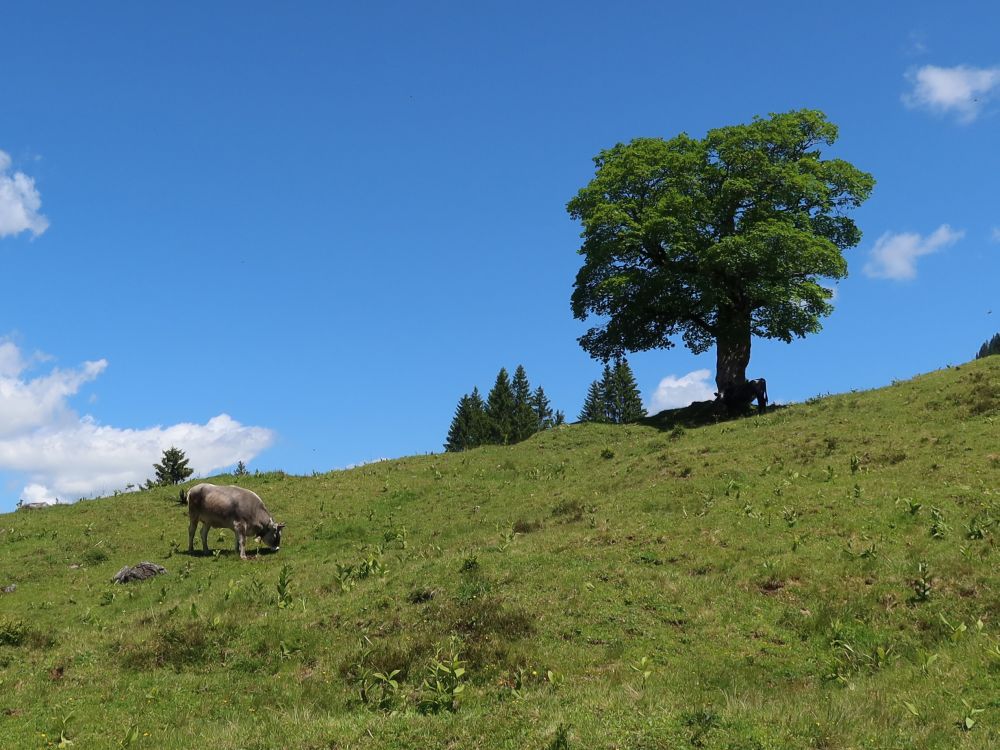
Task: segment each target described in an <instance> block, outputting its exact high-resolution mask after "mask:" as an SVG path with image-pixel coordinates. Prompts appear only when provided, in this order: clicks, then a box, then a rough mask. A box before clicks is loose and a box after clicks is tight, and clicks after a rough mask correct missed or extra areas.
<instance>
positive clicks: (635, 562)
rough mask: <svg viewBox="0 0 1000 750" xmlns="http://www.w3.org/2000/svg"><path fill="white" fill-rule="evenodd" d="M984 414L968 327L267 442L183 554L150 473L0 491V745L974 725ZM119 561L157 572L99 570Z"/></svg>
mask: <svg viewBox="0 0 1000 750" xmlns="http://www.w3.org/2000/svg"><path fill="white" fill-rule="evenodd" d="M998 424H1000V357H987V358H985V359H982V360H977V361H974V362H970V363H968V364H964V365H961V366H960V367H955V368H948V369H945V370H940V371H937V372H933V373H928V374H926V375H922V376H919V377H917V378H914V379H912V380H909V381H905V382H898V383H894V384H893V385H891V386H887V387H885V388H881V389H878V390H874V391H868V392H861V393H846V394H839V395H835V396H828V397H823V398H817V399H811V400H810V401H809V402H806V403H803V404H795V405H791V406H789V407H787V408H783V409H780V410H778V411H774V412H771V413H769V414H767V415H765V416H761V417H757V416H754V417H749V418H746V419H741V420H734V421H728V422H721V423H719V424H715V425H709V426H705V427H699V428H684V427H683V426H676V425H675V424H674V423H673V422H670V423H669V424H665V423H663V422H662V420H661V423H660V425H659V426H657V423H656V420H650V421H649V423H647V424H640V425H628V426H609V425H598V424H582V425H573V426H567V427H561V428H559V429H555V430H548V431H546V432H543V433H540V434H538V435H535V436H534V437H532V438H531V439H529V440H527V441H526V442H524V443H521V444H518V445H515V446H510V447H484V448H478V449H475V450H472V451H467V452H464V453H452V454H436V455H430V456H415V457H409V458H404V459H398V460H393V461H384V462H379V463H377V464H369V465H366V466H362V467H358V468H355V469H352V470H348V471H337V472H330V473H325V474H317V475H314V476H311V477H293V476H287V475H285V474H283V473H282V472H269V473H265V474H260V475H258V476H249V477H245V478H240V480H239V483H240V484H241V485H244V486H247V487H248V488H250V489H252V490H254V491H255V492H258V493H259V494H260V495H261V497H262V498H263V499H264V501H265V503H266V504H267V506H268V509H269V510H270V511H271V513H272V514H273V516H274V517H275V519H277V520H279V521H283V522H285V523H287V528H286V530H285V538H284V539H283V543H282V548H281V551H280V552H279V553H277V554H273V555H260V556H259V557H258V558H257V559H255V560H252V561H250V562H241V561H240V560H239V559H238V557H237V556H236V555H235V554H234V553H233V551H232V550H233V540H232V534H231V533H230V532H222V533H220V532H215V531H213V532H212V533H211V534H210V536H209V539H210V542H211V544H212V546H213V547H214V548H215V549H217V550H219V553H218V554H215V555H211V556H200V555H197V556H188V555H187V552H186V548H187V519H186V515H185V513H186V510H185V509H184V508H183V507H181V506H178V505H177V503H176V498H177V489H176V488H157V489H153V490H148V491H143V492H140V493H134V494H129V495H122V496H118V497H115V498H108V499H100V500H95V501H86V502H81V503H79V504H76V505H72V506H58V507H53V508H48V509H44V510H40V511H31V512H19V513H14V514H7V515H3V516H0V587H2V586H4V585H7V584H10V583H14V584H16V586H17V589H16V591H15V592H14V593H12V594H0V740H2V742H0V745H2V746H4V747H44V746H54V745H57V744H58V743H59V741H60V735H62V737H63V738H64V739H69V740H72V741H73V742H74V743H76V746H77V747H114V746H119V745H124V744H126V743H128V744H129V746H132V747H157V748H174V747H176V748H181V747H188V746H190V744H191V743H192V741H194V740H195V739H197V741H198V742H199V744H204V745H206V746H210V747H217V748H272V747H303V748H331V747H335V748H348V747H352V748H353V747H373V748H377V747H386V748H389V747H403V746H424V747H431V746H435V747H437V746H454V747H463V748H468V747H480V748H523V747H529V748H531V747H534V748H560V747H562V748H565V747H570V748H592V747H608V748H611V747H615V748H659V747H663V748H668V747H669V748H673V747H692V746H693V747H705V748H786V747H824V748H856V747H868V748H885V747H899V748H909V747H913V748H916V747H948V748H954V747H962V748H986V747H991V746H996V745H998V744H1000V694H998V693H997V689H996V685H997V680H998V677H1000V618H998V617H997V613H998V612H1000V593H998V592H1000V585H998V584H1000V579H998V576H997V572H996V570H997V550H996V539H997V535H998V533H1000V527H998V523H1000V441H998V440H997V437H998V435H1000V427H998ZM199 481H201V480H199ZM210 481H214V482H219V483H233V482H234V481H235V480H234V478H233V477H231V476H220V477H214V478H212V479H211V480H210ZM190 484H193V482H189V483H187V485H188V486H189V485H190ZM249 546H250V548H251V552H252V550H253V548H254V547H255V546H256V545H255V544H250V545H249ZM140 560H150V561H153V562H157V563H159V564H162V565H164V566H165V567H166V568H167V570H168V574H167V575H166V576H160V577H157V578H155V579H152V580H150V581H146V582H144V583H141V584H132V585H128V586H114V585H112V584H111V583H110V578H111V576H112V575H113V574H114V573H115V571H117V570H118V569H119V568H121V567H122V566H123V565H126V564H129V565H134V564H135V563H137V562H139V561H140ZM456 666H458V667H460V668H461V669H462V670H464V671H463V672H462V673H461V674H458V675H457V676H456V673H455V670H454V667H456ZM442 667H449V668H451V669H452V671H451V673H450V674H451V677H450V678H449V677H448V673H447V670H445V671H442ZM394 670H399V671H398V672H396V673H395V674H392V673H393V672H394ZM379 675H380V676H379ZM428 678H431V679H429V681H427V682H425V680H428ZM449 680H450V681H449ZM391 683H395V685H393V684H391ZM435 686H436V687H435ZM456 688H458V689H456ZM452 708H454V709H455V710H450V709H452ZM970 722H971V723H970ZM130 738H131V739H130Z"/></svg>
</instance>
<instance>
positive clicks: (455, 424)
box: [444, 393, 474, 452]
mask: <svg viewBox="0 0 1000 750" xmlns="http://www.w3.org/2000/svg"><path fill="white" fill-rule="evenodd" d="M471 401H472V399H471V398H470V397H469V394H467V393H466V394H465V395H464V396H462V398H460V399H459V400H458V406H457V407H456V408H455V416H454V417H453V418H452V420H451V427H449V428H448V439H447V441H446V442H445V444H444V449H445V450H446V451H450V452H455V451H464V450H468V449H469V448H472V447H474V445H473V440H472V408H471Z"/></svg>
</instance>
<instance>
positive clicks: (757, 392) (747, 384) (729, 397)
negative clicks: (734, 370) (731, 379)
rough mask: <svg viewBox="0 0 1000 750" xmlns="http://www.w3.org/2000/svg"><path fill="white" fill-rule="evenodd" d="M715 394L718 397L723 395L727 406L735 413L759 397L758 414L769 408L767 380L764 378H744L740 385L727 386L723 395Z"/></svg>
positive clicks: (723, 400)
mask: <svg viewBox="0 0 1000 750" xmlns="http://www.w3.org/2000/svg"><path fill="white" fill-rule="evenodd" d="M715 395H716V398H720V397H721V399H722V402H723V403H724V404H725V405H726V408H727V409H728V410H729V411H730V412H731V413H733V414H735V413H738V412H741V411H743V410H744V409H746V408H747V407H748V406H749V405H750V402H751V401H753V400H754V399H757V413H758V414H763V413H764V412H765V411H766V410H767V381H766V380H764V378H757V379H756V380H744V381H743V382H742V383H740V384H739V385H731V386H729V387H728V388H726V389H725V390H724V391H723V392H722V394H721V396H720V394H718V393H717V394H715Z"/></svg>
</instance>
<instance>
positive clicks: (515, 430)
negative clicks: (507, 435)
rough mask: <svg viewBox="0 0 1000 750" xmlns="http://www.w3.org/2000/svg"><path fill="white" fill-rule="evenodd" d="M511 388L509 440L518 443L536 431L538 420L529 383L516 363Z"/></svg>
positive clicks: (522, 368) (520, 366)
mask: <svg viewBox="0 0 1000 750" xmlns="http://www.w3.org/2000/svg"><path fill="white" fill-rule="evenodd" d="M511 389H512V390H513V392H514V419H513V425H512V430H511V439H510V442H512V443H519V442H521V441H522V440H527V439H528V438H529V437H531V436H532V435H534V434H535V433H536V432H538V420H537V419H536V417H535V410H534V409H533V408H532V400H531V385H529V383H528V374H527V373H526V372H525V371H524V367H523V366H522V365H518V366H517V369H516V370H515V371H514V381H513V383H512V385H511Z"/></svg>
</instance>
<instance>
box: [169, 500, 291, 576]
mask: <svg viewBox="0 0 1000 750" xmlns="http://www.w3.org/2000/svg"><path fill="white" fill-rule="evenodd" d="M187 506H188V518H189V519H190V524H189V526H188V552H194V532H195V529H196V528H198V522H199V521H201V523H202V527H201V546H202V547H203V548H204V551H205V553H206V554H207V553H208V530H209V529H210V528H216V529H232V530H233V533H234V534H235V535H236V551H237V552H239V553H240V557H241V558H242V559H244V560H246V559H247V552H246V540H247V537H251V538H253V537H255V536H256V537H260V540H261V541H262V542H264V544H266V545H267V546H268V547H271V548H272V549H274V550H277V549H278V548H279V547H280V546H281V530H282V529H283V528H285V524H283V523H275V522H274V519H273V518H271V514H270V513H268V512H267V508H265V507H264V502H263V501H262V500H261V499H260V498H259V497H258V496H257V495H256V493H253V492H251V491H250V490H245V489H243V488H242V487H236V486H233V485H229V486H225V487H223V486H219V485H215V484H204V483H203V484H196V485H195V486H194V487H192V488H191V489H189V490H188V491H187Z"/></svg>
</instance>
